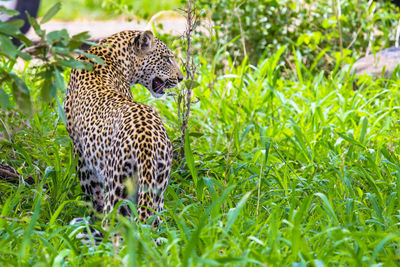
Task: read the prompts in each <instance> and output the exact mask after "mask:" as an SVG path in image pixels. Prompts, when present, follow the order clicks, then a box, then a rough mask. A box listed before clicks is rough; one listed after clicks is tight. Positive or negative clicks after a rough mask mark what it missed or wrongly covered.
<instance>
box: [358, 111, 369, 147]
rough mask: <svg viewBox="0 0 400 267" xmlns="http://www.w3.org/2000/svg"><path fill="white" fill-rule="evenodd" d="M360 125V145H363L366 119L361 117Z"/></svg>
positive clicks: (366, 125)
mask: <svg viewBox="0 0 400 267" xmlns="http://www.w3.org/2000/svg"><path fill="white" fill-rule="evenodd" d="M360 124H361V132H360V143H361V144H362V143H364V140H365V134H366V133H367V127H368V119H367V117H365V116H364V117H362V118H361V120H360Z"/></svg>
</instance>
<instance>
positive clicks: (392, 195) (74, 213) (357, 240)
mask: <svg viewBox="0 0 400 267" xmlns="http://www.w3.org/2000/svg"><path fill="white" fill-rule="evenodd" d="M0 29H1V27H0ZM61 36H62V34H61ZM43 39H44V40H43V42H47V41H46V40H48V38H47V37H43ZM58 42H60V43H61V44H62V43H63V42H62V41H58ZM58 42H56V43H57V45H56V46H58ZM66 43H67V44H68V42H67V41H66ZM66 43H64V44H66ZM52 44H53V43H52ZM175 45H177V44H176V43H175ZM46 47H47V48H46V49H49V48H48V47H50V45H49V46H47V45H46ZM53 47H54V46H53ZM332 49H333V48H332V47H331V48H330V50H327V53H332ZM223 50H224V48H223V47H220V49H219V52H218V53H217V54H215V55H214V57H213V58H211V59H209V58H205V57H203V56H202V55H203V54H198V55H197V56H196V57H195V62H196V63H197V68H198V77H197V82H198V86H197V87H196V88H195V89H194V96H195V98H196V101H195V102H194V104H193V105H192V109H191V110H192V111H191V112H192V116H191V120H190V121H189V125H190V127H189V128H188V130H187V132H186V133H187V134H186V136H185V137H186V140H187V141H188V142H187V145H186V147H185V150H186V154H187V155H188V156H187V157H186V160H187V162H186V164H181V162H174V167H173V173H172V175H171V181H170V184H169V186H168V188H167V191H166V195H165V201H166V203H165V211H164V212H163V213H162V214H161V216H162V217H163V220H164V223H163V224H162V225H161V229H160V232H155V231H152V230H151V228H150V227H149V226H147V225H145V224H140V225H136V223H135V222H133V221H132V220H130V219H127V218H121V217H118V218H115V217H116V215H115V214H111V215H110V217H109V218H107V219H108V221H109V226H108V229H107V230H103V229H102V227H101V225H100V224H101V222H99V221H98V222H96V223H95V225H94V227H96V228H97V229H99V230H101V231H103V232H104V233H105V235H106V236H105V238H104V240H103V241H102V242H100V243H99V244H98V245H85V244H82V243H81V242H80V241H79V240H78V239H77V238H75V236H76V234H77V233H79V232H82V231H83V230H84V229H86V227H87V224H86V223H82V224H81V225H78V226H77V225H69V224H68V223H69V221H70V220H71V219H73V218H75V217H83V216H89V211H88V208H87V205H86V204H85V202H84V201H83V199H84V197H83V195H82V192H81V190H80V188H79V182H78V179H77V177H76V173H75V165H76V159H75V158H74V156H73V152H72V143H71V141H70V139H69V138H68V134H67V132H66V130H65V127H64V125H63V123H62V122H61V120H60V117H59V115H58V113H57V108H56V107H57V106H56V105H54V101H50V102H46V101H36V100H37V99H40V98H41V95H42V90H41V87H42V85H43V82H44V81H43V77H41V78H40V79H39V78H38V79H35V78H32V77H34V76H35V74H36V73H38V72H39V73H40V72H41V71H43V70H42V69H41V67H31V65H29V64H28V63H29V61H28V62H27V63H26V65H25V67H24V68H22V69H21V68H16V67H15V62H14V61H15V60H14V59H12V58H3V59H2V61H1V62H0V63H1V64H0V65H1V67H2V68H4V69H5V68H8V70H9V71H10V73H13V75H15V76H16V77H22V78H21V80H22V81H23V82H24V83H25V85H26V87H27V88H28V89H29V92H30V94H31V95H30V97H31V98H32V99H33V100H35V101H32V106H33V109H34V110H35V111H36V112H33V113H32V115H31V116H30V117H27V116H26V115H25V114H24V113H22V112H21V111H20V110H19V109H17V108H15V107H14V106H11V107H8V108H7V110H1V111H0V119H1V120H0V163H7V164H9V165H11V166H13V167H14V168H15V169H16V170H17V171H18V173H19V174H20V176H21V178H22V179H21V181H19V182H18V183H17V184H12V183H10V182H6V181H2V180H0V188H1V190H0V215H1V216H0V264H1V265H46V266H47V265H54V266H59V265H65V266H93V265H117V266H120V265H122V264H123V265H130V266H135V265H136V266H177V265H181V266H201V265H205V266H211V265H216V266H220V265H227V266H269V265H273V266H287V265H296V266H306V265H318V266H324V265H350V266H364V265H384V266H395V265H397V264H398V260H399V257H400V255H399V253H400V252H399V242H400V230H399V228H398V224H399V211H398V207H399V205H400V146H399V145H398V144H399V142H400V120H399V118H400V116H399V115H400V114H399V113H400V109H399V103H400V90H399V87H400V83H399V73H395V74H394V76H393V77H392V78H391V79H383V78H382V79H376V80H372V79H371V78H370V77H368V76H364V77H361V78H360V79H355V78H354V77H352V76H349V75H348V70H347V69H345V68H341V63H340V59H338V60H337V61H336V59H335V60H334V65H335V66H337V67H336V68H334V69H333V71H331V72H326V71H325V70H323V69H324V68H322V69H321V68H320V67H319V66H321V65H322V63H321V62H325V61H324V60H325V59H324V58H323V57H320V58H319V59H316V60H315V62H313V64H312V65H311V66H309V65H308V64H307V62H304V61H303V59H304V57H305V56H304V54H303V51H302V49H300V47H297V48H295V49H291V47H290V46H288V47H287V48H285V47H284V46H281V47H280V48H279V49H278V50H276V51H275V52H274V53H272V52H271V53H268V54H267V55H264V56H263V57H262V58H260V60H259V61H260V63H259V64H258V65H257V66H254V65H251V64H249V62H248V61H247V60H243V61H241V62H240V64H237V62H235V59H234V58H232V57H230V56H229V55H228V56H227V54H224V53H223V52H222V51H223ZM17 51H20V50H17ZM39 51H40V50H39ZM18 53H19V52H15V56H17V55H18ZM304 53H308V52H307V51H304ZM204 55H206V54H204ZM58 56H59V54H57V53H56V54H54V57H58ZM60 57H61V58H62V56H60ZM283 57H285V58H286V59H287V62H289V63H290V64H289V65H288V66H287V67H285V66H283V65H282V64H280V62H281V59H282V58H283ZM222 61H223V62H224V63H225V64H226V66H225V70H226V71H225V72H224V74H222V75H218V76H217V75H216V71H215V66H216V64H217V63H218V62H222ZM50 62H51V63H48V62H45V65H48V64H53V65H55V66H56V68H57V69H58V68H60V69H58V71H59V73H60V77H62V79H64V82H67V80H68V75H67V72H68V70H65V68H64V65H61V64H60V63H57V62H58V61H57V59H55V60H54V61H50ZM56 64H59V65H56ZM290 65H293V66H294V68H292V67H290ZM61 67H62V68H61ZM282 73H285V76H282ZM5 81H7V82H10V81H9V79H7V80H5ZM354 83H356V84H357V86H358V88H359V90H358V91H354V90H353V84H354ZM2 89H3V91H2V92H3V93H2V94H5V95H7V96H8V97H7V99H9V102H10V103H14V101H15V99H14V96H13V90H14V88H13V87H12V86H4V87H3V88H2ZM132 90H133V91H134V92H133V93H134V96H135V100H136V101H139V102H142V103H147V104H149V105H151V106H155V107H156V108H157V109H158V110H159V113H160V114H161V116H162V117H163V120H164V121H165V125H166V128H167V131H168V134H169V136H170V138H171V139H172V140H174V139H176V138H177V137H179V136H180V132H179V131H178V130H177V129H179V125H180V122H179V120H178V118H177V116H176V113H175V111H176V110H177V103H176V102H175V101H174V99H173V98H172V97H171V96H169V97H167V98H166V99H162V100H157V99H152V98H151V96H150V94H149V93H148V92H147V91H146V90H144V89H143V88H141V87H140V86H134V87H133V88H132ZM177 90H179V88H178V89H177ZM59 92H61V91H59ZM53 97H54V99H56V101H55V102H57V101H58V102H60V103H61V102H62V101H63V99H64V96H63V95H62V94H61V93H58V94H54V96H53ZM1 99H6V98H1ZM5 102H6V101H5ZM190 140H191V142H189V141H190ZM184 163H185V162H184ZM28 177H32V178H33V180H34V181H35V183H34V184H32V185H30V184H27V183H24V181H23V180H24V179H25V178H28ZM114 219H118V220H114ZM115 233H119V234H120V235H121V236H122V238H123V240H122V241H121V243H120V244H119V245H117V242H115V236H114V234H115ZM156 238H159V239H160V240H162V241H163V243H162V244H161V245H159V246H156V245H155V242H154V240H155V239H156ZM113 240H114V242H113Z"/></svg>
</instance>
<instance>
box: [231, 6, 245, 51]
mask: <svg viewBox="0 0 400 267" xmlns="http://www.w3.org/2000/svg"><path fill="white" fill-rule="evenodd" d="M243 3H244V2H242V3H240V4H239V5H238V6H236V4H237V0H236V1H235V7H234V9H233V12H235V15H236V17H237V18H238V20H239V30H240V39H241V41H242V45H243V54H244V57H245V58H247V51H246V40H245V38H244V36H245V35H244V33H243V28H242V20H241V19H240V15H239V12H238V8H239V7H240V6H241V5H242V4H243Z"/></svg>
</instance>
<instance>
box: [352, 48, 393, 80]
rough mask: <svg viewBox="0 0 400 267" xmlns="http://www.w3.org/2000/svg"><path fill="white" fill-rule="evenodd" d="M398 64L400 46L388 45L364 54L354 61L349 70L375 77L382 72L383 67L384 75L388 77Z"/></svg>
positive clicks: (356, 73)
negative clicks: (369, 53)
mask: <svg viewBox="0 0 400 267" xmlns="http://www.w3.org/2000/svg"><path fill="white" fill-rule="evenodd" d="M399 64H400V47H390V48H387V49H385V50H382V51H379V52H377V53H375V55H374V54H371V55H368V56H365V57H363V58H360V59H359V60H357V62H356V63H354V65H353V68H352V70H351V73H352V74H355V75H361V74H367V75H370V76H372V77H377V76H380V75H381V74H382V71H383V69H384V68H385V74H384V76H385V77H386V78H388V77H390V76H391V74H392V73H393V70H394V69H395V68H396V67H397V65H399Z"/></svg>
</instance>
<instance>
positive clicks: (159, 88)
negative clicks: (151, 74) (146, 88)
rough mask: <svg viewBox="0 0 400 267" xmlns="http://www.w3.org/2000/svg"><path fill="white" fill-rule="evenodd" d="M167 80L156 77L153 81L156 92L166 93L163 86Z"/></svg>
mask: <svg viewBox="0 0 400 267" xmlns="http://www.w3.org/2000/svg"><path fill="white" fill-rule="evenodd" d="M164 85H165V82H164V81H163V80H161V79H160V78H158V77H155V78H154V79H153V82H152V88H153V91H154V92H155V93H158V94H164V90H163V87H164Z"/></svg>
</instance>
